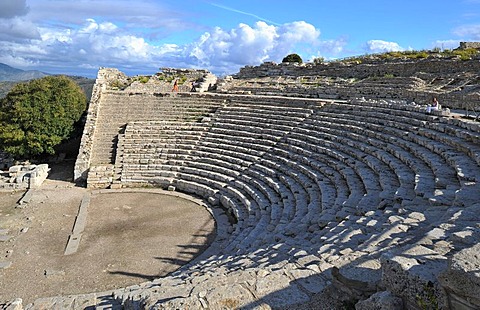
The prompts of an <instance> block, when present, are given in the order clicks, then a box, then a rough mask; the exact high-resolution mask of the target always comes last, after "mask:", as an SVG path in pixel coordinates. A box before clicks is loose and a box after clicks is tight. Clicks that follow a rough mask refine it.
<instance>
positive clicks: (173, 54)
mask: <svg viewBox="0 0 480 310" xmlns="http://www.w3.org/2000/svg"><path fill="white" fill-rule="evenodd" d="M460 41H480V0H415V1H413V0H403V1H393V2H392V1H386V0H363V1H355V0H334V1H332V0H296V1H279V0H275V1H271V0H255V1H252V0H242V1H226V0H211V1H210V0H205V1H204V0H176V1H174V0H135V1H133V0H0V63H5V64H8V65H10V66H13V67H16V68H20V69H24V70H41V71H44V72H48V73H66V74H76V75H82V76H88V77H94V76H95V75H96V72H97V70H98V67H116V68H119V69H120V70H122V71H124V72H126V73H128V74H130V75H132V74H153V73H155V72H157V71H158V70H159V68H161V67H177V68H206V69H209V70H210V71H212V72H214V73H216V74H229V73H235V72H238V69H239V68H240V67H242V66H245V65H258V64H260V63H262V62H264V61H275V62H280V61H281V60H282V58H283V57H284V56H285V55H287V54H289V53H292V52H295V53H298V54H299V55H300V56H302V58H303V59H304V60H305V61H309V60H312V59H313V58H315V57H324V58H326V59H335V58H343V57H347V56H354V55H361V54H366V53H376V52H383V51H390V50H408V49H415V50H419V49H430V48H434V47H440V48H455V47H457V46H458V43H459V42H460Z"/></svg>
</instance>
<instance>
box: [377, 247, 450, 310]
mask: <svg viewBox="0 0 480 310" xmlns="http://www.w3.org/2000/svg"><path fill="white" fill-rule="evenodd" d="M381 264H382V285H383V287H385V288H386V289H387V290H389V291H391V292H392V293H393V294H395V295H397V296H399V297H402V299H403V300H404V302H405V307H406V308H409V309H410V308H412V309H416V308H418V307H420V308H422V307H426V308H427V309H429V308H433V309H436V308H440V309H443V308H445V307H446V305H447V300H446V295H445V294H444V291H443V289H442V288H441V287H440V285H439V283H438V281H437V276H438V275H439V274H440V273H441V272H442V271H444V270H445V269H446V268H447V259H446V257H445V256H442V255H439V254H438V253H436V252H435V251H433V250H430V249H428V248H426V247H424V246H421V245H414V246H406V247H403V248H400V249H398V250H396V251H395V252H387V253H385V254H384V255H382V257H381Z"/></svg>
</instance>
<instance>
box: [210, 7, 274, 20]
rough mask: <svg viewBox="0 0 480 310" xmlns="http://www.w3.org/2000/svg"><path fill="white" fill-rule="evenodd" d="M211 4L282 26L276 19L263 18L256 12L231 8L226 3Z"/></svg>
mask: <svg viewBox="0 0 480 310" xmlns="http://www.w3.org/2000/svg"><path fill="white" fill-rule="evenodd" d="M210 4H211V5H213V6H216V7H217V8H220V9H224V10H227V11H231V12H235V13H239V14H243V15H247V16H252V17H255V18H257V19H259V20H263V21H264V22H268V23H271V24H273V25H275V26H281V25H280V24H279V23H276V22H274V21H271V20H268V19H266V18H263V17H260V16H258V15H255V14H252V13H248V12H244V11H240V10H237V9H234V8H230V7H228V6H224V5H220V4H215V3H210Z"/></svg>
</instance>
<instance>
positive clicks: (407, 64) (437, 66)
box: [234, 58, 480, 79]
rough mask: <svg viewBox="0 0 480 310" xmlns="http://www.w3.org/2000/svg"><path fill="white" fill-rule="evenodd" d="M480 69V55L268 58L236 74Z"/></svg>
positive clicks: (407, 74) (411, 72) (338, 74)
mask: <svg viewBox="0 0 480 310" xmlns="http://www.w3.org/2000/svg"><path fill="white" fill-rule="evenodd" d="M479 71H480V61H479V59H473V60H464V61H462V60H458V59H443V58H442V59H423V60H403V61H378V60H372V61H370V62H366V61H363V63H360V64H359V63H356V62H351V63H343V62H331V63H319V64H313V63H303V64H297V63H280V64H276V63H274V62H265V63H263V64H261V65H260V66H245V67H243V68H241V69H240V72H239V73H237V74H236V75H234V77H236V78H239V79H246V78H255V77H263V76H330V77H341V78H356V79H364V78H367V77H372V76H378V77H383V76H385V75H394V76H398V77H410V76H414V75H415V74H417V73H419V72H424V73H430V74H435V75H438V76H444V75H452V74H456V73H459V72H472V73H477V72H479Z"/></svg>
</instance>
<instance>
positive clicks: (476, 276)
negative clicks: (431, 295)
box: [438, 244, 480, 309]
mask: <svg viewBox="0 0 480 310" xmlns="http://www.w3.org/2000/svg"><path fill="white" fill-rule="evenodd" d="M438 280H439V282H440V284H441V285H442V287H443V288H444V289H445V290H446V292H447V296H448V300H449V303H450V305H452V308H453V309H480V244H475V245H474V246H472V247H470V248H467V249H464V250H462V251H460V252H458V253H456V254H455V255H453V257H451V258H450V259H449V261H448V268H447V269H446V270H445V271H443V272H442V273H441V274H440V275H439V277H438Z"/></svg>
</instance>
